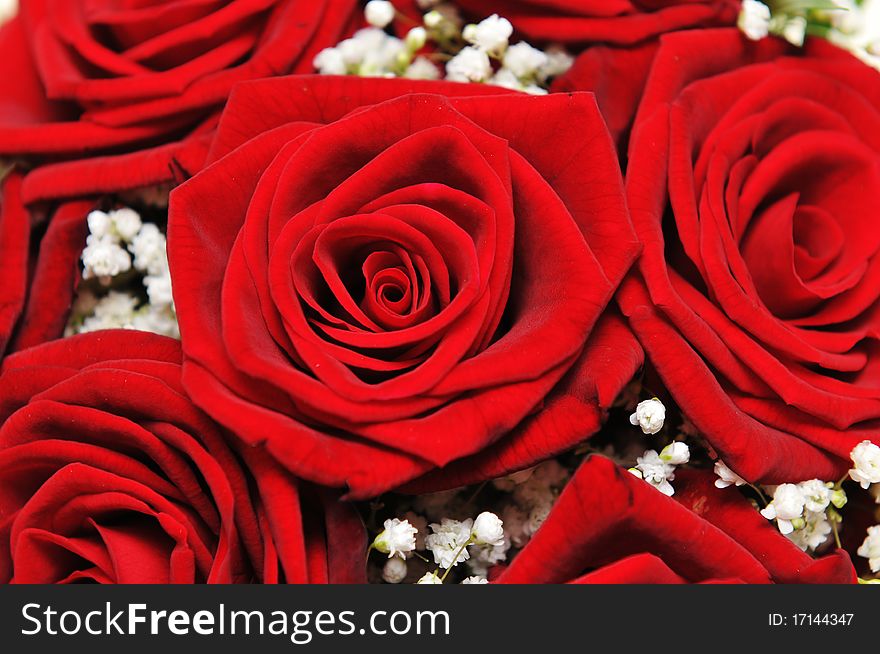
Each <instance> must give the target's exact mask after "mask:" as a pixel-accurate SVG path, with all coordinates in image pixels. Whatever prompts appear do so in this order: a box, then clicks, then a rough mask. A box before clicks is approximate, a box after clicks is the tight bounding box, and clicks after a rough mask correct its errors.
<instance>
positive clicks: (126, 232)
mask: <svg viewBox="0 0 880 654" xmlns="http://www.w3.org/2000/svg"><path fill="white" fill-rule="evenodd" d="M109 217H110V220H112V221H113V229H114V230H115V231H116V234H118V235H119V238H121V239H122V240H123V241H125V242H126V243H130V242H131V240H132V239H133V238H134V237H135V236H136V235H137V233H138V232H139V231H140V229H141V225H143V222H142V221H141V216H140V214H139V213H138V212H137V211H135V210H134V209H130V208H128V207H123V208H122V209H116V210H115V211H111V212H110V214H109Z"/></svg>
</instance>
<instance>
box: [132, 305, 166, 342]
mask: <svg viewBox="0 0 880 654" xmlns="http://www.w3.org/2000/svg"><path fill="white" fill-rule="evenodd" d="M123 326H124V327H126V328H127V329H138V330H140V331H142V332H150V333H152V334H159V335H161V336H169V337H171V338H178V339H179V338H180V327H179V326H178V324H177V316H176V315H175V313H174V310H173V309H172V308H171V307H170V306H165V307H156V306H153V305H152V304H148V305H147V306H145V307H142V308H141V309H139V310H138V311H137V312H136V313H135V314H134V316H133V317H132V318H131V320H130V321H129V322H128V324H126V325H123Z"/></svg>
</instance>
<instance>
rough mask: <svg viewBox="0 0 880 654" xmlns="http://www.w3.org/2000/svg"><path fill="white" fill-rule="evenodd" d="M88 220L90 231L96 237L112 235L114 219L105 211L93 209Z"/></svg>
mask: <svg viewBox="0 0 880 654" xmlns="http://www.w3.org/2000/svg"><path fill="white" fill-rule="evenodd" d="M86 220H87V221H88V223H89V233H90V234H91V235H92V236H94V237H96V238H104V237H105V236H110V235H111V230H112V228H113V221H112V220H111V219H110V216H109V215H107V214H106V213H104V212H103V211H93V212H91V213H90V214H89V216H88V218H86Z"/></svg>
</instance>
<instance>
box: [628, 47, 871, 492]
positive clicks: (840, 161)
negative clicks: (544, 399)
mask: <svg viewBox="0 0 880 654" xmlns="http://www.w3.org/2000/svg"><path fill="white" fill-rule="evenodd" d="M786 52H787V47H786V46H785V44H783V43H782V42H780V41H778V40H775V39H767V40H764V41H761V42H760V43H757V44H755V43H752V42H749V41H747V40H746V39H744V38H743V37H741V36H740V34H739V33H737V32H736V31H734V30H716V31H706V32H692V33H681V34H675V35H668V36H666V37H664V39H663V42H662V44H661V46H660V49H659V52H658V54H657V58H656V61H655V63H654V66H653V68H652V73H651V77H650V79H649V80H648V84H647V88H646V91H645V96H644V100H643V101H642V104H641V107H640V108H639V114H638V117H637V119H636V123H635V125H634V127H633V132H632V138H631V142H630V148H629V167H628V172H627V191H628V197H629V205H630V209H631V211H632V213H633V220H634V221H635V223H636V228H637V231H638V232H639V236H640V239H641V241H642V242H643V243H644V244H645V251H644V255H643V257H642V259H641V261H640V266H639V268H638V274H637V275H635V274H634V275H633V277H632V278H631V279H630V280H628V281H627V283H626V284H625V285H624V288H623V289H622V291H621V293H620V296H619V297H620V304H621V306H622V307H623V309H624V311H625V313H626V314H627V315H628V316H629V318H630V323H631V325H632V327H633V329H634V330H635V331H636V333H637V334H638V336H639V339H640V340H641V342H642V344H643V345H644V347H645V349H646V351H647V352H648V354H649V355H650V358H651V361H652V363H653V364H654V366H656V368H657V370H658V372H659V374H660V376H661V377H662V378H663V381H664V382H665V384H666V386H667V387H668V389H669V391H670V392H671V394H672V395H673V397H674V398H675V400H676V401H677V402H678V404H679V405H680V406H681V408H682V410H683V411H684V413H685V414H686V415H687V416H688V418H689V419H690V420H691V421H693V423H694V424H695V425H696V427H697V428H698V429H699V430H700V431H701V432H703V434H704V435H705V436H706V438H708V439H709V441H711V443H712V445H713V446H714V447H715V449H716V450H717V451H718V453H719V455H720V456H721V458H722V459H723V460H724V461H725V462H726V463H727V464H728V465H729V466H730V467H731V468H733V469H734V470H735V471H736V472H737V473H739V475H741V476H742V477H745V478H746V479H748V480H750V481H763V482H766V483H778V482H783V481H788V482H792V481H800V480H803V479H810V478H813V477H818V478H820V479H825V480H833V479H837V478H839V477H840V476H841V475H842V474H843V473H844V472H845V471H846V469H847V468H848V467H849V464H848V457H849V452H850V450H851V449H852V447H853V446H854V445H855V444H856V443H858V442H859V441H861V440H863V439H871V440H873V441H875V442H878V441H880V439H878V437H877V434H878V428H880V342H878V337H880V231H878V230H877V210H878V207H880V75H878V73H877V71H875V70H873V69H871V68H869V67H867V66H866V65H864V64H863V63H861V62H859V61H857V60H856V59H854V58H853V57H851V56H850V55H848V54H846V53H844V52H842V51H840V50H839V49H837V48H835V47H834V46H832V45H829V44H828V43H826V42H824V41H818V40H811V41H810V42H809V43H808V45H807V47H806V49H805V51H804V52H803V56H801V57H797V58H795V57H786V56H785V54H786Z"/></svg>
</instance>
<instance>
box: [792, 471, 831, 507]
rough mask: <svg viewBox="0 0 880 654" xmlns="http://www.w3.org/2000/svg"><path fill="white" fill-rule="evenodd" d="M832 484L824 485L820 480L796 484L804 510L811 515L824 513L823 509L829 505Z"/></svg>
mask: <svg viewBox="0 0 880 654" xmlns="http://www.w3.org/2000/svg"><path fill="white" fill-rule="evenodd" d="M832 486H833V484H826V483H825V482H824V481H822V480H821V479H810V480H809V481H802V482H801V483H799V484H798V488H800V490H801V493H803V496H804V509H805V510H807V511H810V512H812V513H822V514H824V513H825V509H827V508H828V505H829V504H830V503H831V488H832Z"/></svg>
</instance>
